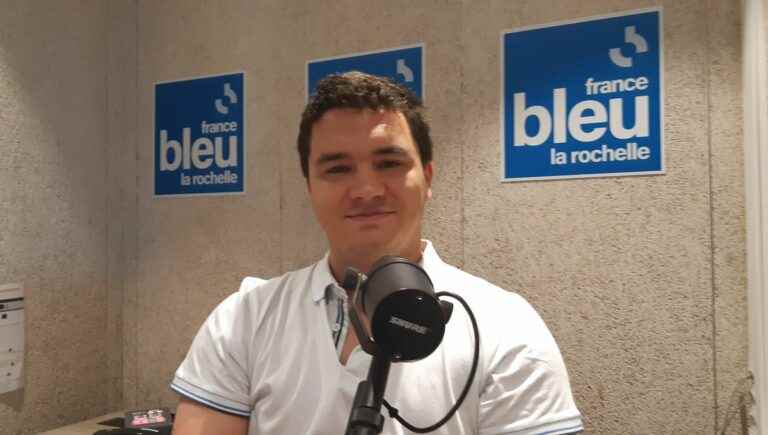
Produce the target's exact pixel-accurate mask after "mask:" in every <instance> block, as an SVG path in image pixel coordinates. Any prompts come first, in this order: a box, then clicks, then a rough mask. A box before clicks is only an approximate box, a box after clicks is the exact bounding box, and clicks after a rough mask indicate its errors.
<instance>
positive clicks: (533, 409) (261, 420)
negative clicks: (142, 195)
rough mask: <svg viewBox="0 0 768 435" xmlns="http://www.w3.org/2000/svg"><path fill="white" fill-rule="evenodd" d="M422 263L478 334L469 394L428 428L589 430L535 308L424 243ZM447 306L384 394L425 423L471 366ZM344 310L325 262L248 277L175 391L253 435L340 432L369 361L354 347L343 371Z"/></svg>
mask: <svg viewBox="0 0 768 435" xmlns="http://www.w3.org/2000/svg"><path fill="white" fill-rule="evenodd" d="M421 264H422V267H423V268H424V269H425V270H426V272H427V274H428V275H429V276H430V278H431V279H432V282H433V284H434V287H435V291H436V292H437V291H450V292H453V293H456V294H458V295H460V296H462V297H463V298H464V299H466V301H467V303H468V304H469V305H470V307H471V308H472V310H473V312H474V314H475V317H476V319H477V322H478V327H479V330H480V337H481V338H480V358H479V363H478V369H477V373H476V375H475V380H474V382H473V384H472V387H471V389H470V391H469V394H468V395H467V397H466V399H465V401H464V403H463V405H462V406H461V408H459V410H458V412H457V413H456V414H455V415H454V416H453V418H451V420H449V421H448V422H447V423H446V424H445V425H443V426H442V427H441V428H439V429H438V430H437V431H435V432H433V433H436V434H445V435H449V434H450V435H457V434H467V435H468V434H477V433H479V434H516V435H517V434H519V435H538V434H547V435H555V434H565V433H573V432H577V431H580V430H582V423H581V416H580V414H579V411H578V409H576V405H575V404H574V401H573V397H572V395H571V389H570V384H569V381H568V374H567V372H566V369H565V366H564V364H563V360H562V357H561V355H560V351H559V349H558V347H557V344H556V343H555V341H554V339H553V338H552V335H551V334H550V332H549V330H548V329H547V327H546V325H544V322H543V321H542V320H541V318H540V317H539V316H538V314H537V313H536V312H535V311H534V310H533V308H532V307H531V306H530V305H529V304H528V303H527V302H526V301H525V300H524V299H523V298H521V297H520V296H518V295H516V294H513V293H509V292H507V291H505V290H502V289H500V288H498V287H496V286H494V285H492V284H490V283H488V282H486V281H484V280H482V279H480V278H477V277H474V276H472V275H470V274H467V273H465V272H463V271H461V270H459V269H456V268H454V267H453V266H450V265H448V264H446V263H444V262H443V261H442V260H441V259H440V257H439V256H438V255H437V253H436V252H435V250H434V249H433V248H432V245H431V244H430V243H429V242H427V243H426V247H425V249H424V252H423V257H422V263H421ZM447 300H449V301H451V302H454V309H453V315H452V317H451V320H450V322H449V323H448V325H447V326H446V332H445V337H444V339H443V342H442V343H441V345H440V347H438V348H437V350H435V352H434V353H432V354H431V355H430V356H428V357H427V358H425V359H422V360H420V361H415V362H409V363H395V364H392V367H391V369H390V373H389V379H388V382H387V389H386V391H385V394H384V397H385V398H386V399H387V401H388V402H389V403H390V404H392V405H393V406H394V407H396V408H398V409H399V410H400V415H402V416H403V417H404V418H405V419H406V420H408V421H409V422H410V423H411V424H414V425H416V426H420V427H423V426H428V425H431V424H433V423H435V422H437V421H438V420H439V419H441V418H442V417H443V416H444V415H445V414H446V412H447V411H448V410H449V409H450V408H451V406H452V405H453V404H454V402H455V401H456V399H457V398H458V396H459V395H460V394H461V391H462V389H463V387H464V384H465V382H466V379H467V376H468V374H469V370H470V368H471V366H472V356H473V355H472V353H473V346H474V341H473V340H474V338H473V332H472V325H471V322H470V320H469V317H468V316H467V314H466V312H465V311H464V309H463V307H462V306H461V305H460V304H459V303H458V302H456V301H453V300H450V299H447ZM334 304H336V305H334ZM346 306H347V304H346V295H345V294H344V292H343V290H341V289H340V288H339V287H338V284H337V283H336V281H335V279H334V278H333V276H332V275H331V271H330V267H329V265H328V256H327V255H326V256H325V258H323V259H322V260H321V261H319V262H318V263H315V264H314V265H312V266H310V267H307V268H304V269H301V270H297V271H293V272H289V273H287V274H285V275H283V276H281V277H278V278H273V279H271V280H269V281H267V282H263V281H261V280H257V279H249V278H246V279H245V280H244V281H243V286H242V288H241V291H239V292H237V293H234V294H232V295H230V296H229V297H228V298H227V299H225V300H224V301H223V302H222V303H221V304H220V305H219V306H218V307H217V308H216V309H215V310H214V311H213V312H212V313H211V315H210V316H209V317H208V319H207V320H206V321H205V323H204V324H203V326H202V327H201V329H200V331H199V332H198V334H197V336H196V337H195V339H194V341H193V343H192V346H191V347H190V350H189V353H188V354H187V357H186V359H185V360H184V361H183V362H182V363H181V365H180V366H179V368H178V370H177V371H176V375H175V377H174V379H173V381H172V382H171V388H172V389H173V390H174V391H176V392H178V393H179V394H181V395H183V396H185V397H188V398H190V399H192V400H195V401H197V402H200V403H203V404H205V405H208V406H210V407H212V408H215V409H218V410H221V411H223V412H228V413H231V414H235V415H240V416H244V417H249V418H250V422H249V432H248V433H249V434H329V435H336V434H341V433H343V432H344V429H345V428H346V424H347V419H348V417H349V411H350V408H351V406H352V399H353V397H354V394H355V391H356V389H357V384H358V383H359V382H360V380H362V379H365V377H366V374H367V372H368V367H369V365H370V361H371V357H370V356H369V355H367V354H366V353H365V352H363V351H362V349H361V348H360V347H359V346H358V348H356V349H355V350H354V351H353V352H352V354H351V355H350V357H349V360H348V361H347V364H346V365H342V364H341V363H340V362H339V356H338V351H339V350H338V349H340V345H339V342H340V343H342V344H343V340H344V336H345V334H346V333H347V329H348V328H347V326H346V325H348V322H346V321H345V320H343V319H340V317H343V316H346V315H347V314H346V313H347V307H346ZM339 307H341V308H342V310H341V311H339ZM340 320H341V321H340ZM329 331H330V332H329ZM382 413H383V414H384V416H385V423H384V430H383V433H384V434H409V433H411V432H410V431H408V430H407V429H405V428H404V427H403V426H401V425H400V424H399V423H398V422H397V421H395V420H393V419H391V418H390V417H389V416H388V415H387V412H386V410H385V409H384V408H382Z"/></svg>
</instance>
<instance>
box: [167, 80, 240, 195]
mask: <svg viewBox="0 0 768 435" xmlns="http://www.w3.org/2000/svg"><path fill="white" fill-rule="evenodd" d="M243 76H244V75H243V74H242V73H237V74H228V75H220V76H214V77H203V78H197V79H191V80H182V81H175V82H166V83H158V84H156V85H155V195H158V196H161V195H191V194H222V193H236V192H243V186H244V177H245V174H244V155H243V152H244V145H245V144H244V140H243V138H244V134H243V132H244V129H245V124H244V122H243V114H244V110H243V107H244V103H245V95H244V88H243Z"/></svg>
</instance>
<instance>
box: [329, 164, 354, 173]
mask: <svg viewBox="0 0 768 435" xmlns="http://www.w3.org/2000/svg"><path fill="white" fill-rule="evenodd" d="M349 171H350V167H349V166H346V165H336V166H331V167H330V168H328V169H326V170H325V173H326V174H345V173H347V172H349Z"/></svg>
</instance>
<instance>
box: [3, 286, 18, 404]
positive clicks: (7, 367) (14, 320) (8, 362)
mask: <svg viewBox="0 0 768 435" xmlns="http://www.w3.org/2000/svg"><path fill="white" fill-rule="evenodd" d="M23 369H24V289H23V288H22V286H21V284H5V285H0V394H2V393H7V392H9V391H14V390H18V389H19V388H22V387H23V386H24V378H23V373H24V371H23Z"/></svg>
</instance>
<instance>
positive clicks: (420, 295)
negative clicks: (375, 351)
mask: <svg viewBox="0 0 768 435" xmlns="http://www.w3.org/2000/svg"><path fill="white" fill-rule="evenodd" d="M361 297H362V304H363V310H364V311H365V314H366V315H367V316H368V319H370V322H371V335H372V336H373V340H374V341H375V342H376V345H377V346H378V347H379V349H380V351H381V352H383V353H384V354H385V355H386V356H388V357H389V359H390V360H392V361H414V360H418V359H422V358H425V357H427V356H428V355H429V354H431V353H432V352H434V350H435V349H437V347H438V346H439V345H440V342H441V341H442V340H443V335H444V334H445V323H446V317H445V314H444V312H443V309H442V308H441V305H440V301H439V300H438V299H437V298H436V297H435V291H434V288H433V286H432V281H431V280H430V279H429V276H428V275H427V273H426V272H425V271H424V269H422V268H421V267H419V266H418V265H417V264H414V263H412V262H410V261H408V260H406V259H404V258H401V257H393V256H386V257H382V258H381V259H379V260H378V261H377V262H376V263H375V264H374V265H373V267H372V268H371V271H370V273H369V274H368V279H367V280H366V282H365V284H364V286H363V288H362V294H361Z"/></svg>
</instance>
